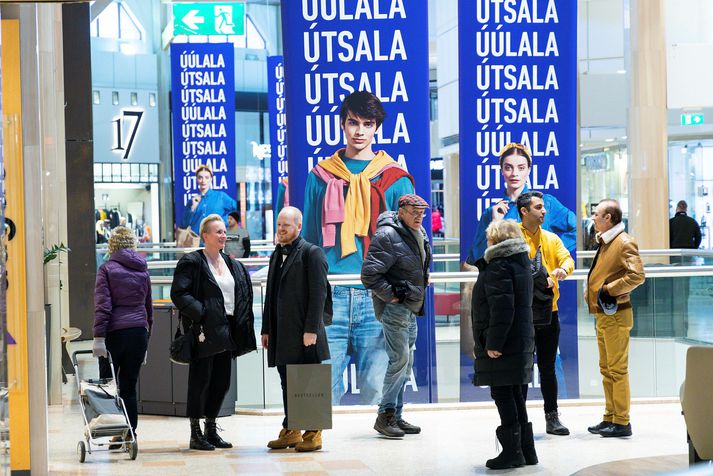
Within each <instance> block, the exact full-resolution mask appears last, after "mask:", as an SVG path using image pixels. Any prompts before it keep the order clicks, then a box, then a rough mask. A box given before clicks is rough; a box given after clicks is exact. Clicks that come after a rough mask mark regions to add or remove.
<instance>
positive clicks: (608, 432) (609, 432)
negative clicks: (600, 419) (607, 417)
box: [599, 423, 631, 438]
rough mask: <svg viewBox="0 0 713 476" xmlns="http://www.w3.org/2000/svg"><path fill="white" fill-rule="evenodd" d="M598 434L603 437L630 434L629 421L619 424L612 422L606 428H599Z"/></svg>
mask: <svg viewBox="0 0 713 476" xmlns="http://www.w3.org/2000/svg"><path fill="white" fill-rule="evenodd" d="M599 434H600V435H601V436H603V437H604V438H621V437H623V436H631V423H627V424H626V425H619V424H618V423H613V424H611V425H610V426H608V427H606V428H602V429H601V430H599Z"/></svg>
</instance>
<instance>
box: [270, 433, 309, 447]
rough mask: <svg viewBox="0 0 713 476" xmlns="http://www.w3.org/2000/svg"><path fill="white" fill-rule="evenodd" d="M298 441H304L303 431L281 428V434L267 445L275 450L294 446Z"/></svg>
mask: <svg viewBox="0 0 713 476" xmlns="http://www.w3.org/2000/svg"><path fill="white" fill-rule="evenodd" d="M298 443H302V432H301V431H300V430H288V429H287V428H283V429H282V430H280V436H278V437H277V439H276V440H272V441H271V442H269V443H268V444H267V447H268V448H271V449H273V450H284V449H285V448H294V447H295V446H297V444H298Z"/></svg>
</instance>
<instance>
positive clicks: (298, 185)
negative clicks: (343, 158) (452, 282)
mask: <svg viewBox="0 0 713 476" xmlns="http://www.w3.org/2000/svg"><path fill="white" fill-rule="evenodd" d="M427 15H428V12H427V8H426V2H422V1H416V0H401V1H398V2H344V1H339V2H337V1H329V2H325V1H318V0H294V1H288V2H282V19H283V23H282V24H283V45H284V67H285V73H286V75H287V76H286V80H285V88H286V91H285V92H286V98H287V124H288V128H287V130H288V152H287V153H288V160H289V200H290V203H291V204H293V205H295V206H297V207H302V206H303V204H304V203H305V198H304V195H305V183H306V180H307V176H308V173H309V171H310V170H311V168H312V167H313V166H314V165H315V164H316V163H317V162H318V161H320V160H323V159H326V158H328V157H330V156H331V155H332V154H333V153H334V152H336V151H337V150H338V149H340V148H342V147H344V138H343V134H342V131H341V128H340V118H339V109H340V106H341V103H342V100H343V99H344V97H346V96H347V95H348V94H350V93H352V92H354V91H359V90H367V91H370V92H372V93H373V94H375V95H376V96H378V97H379V98H380V99H381V101H382V103H383V106H384V109H385V110H386V119H385V120H384V123H383V124H382V125H381V128H380V129H379V131H378V132H377V133H376V136H375V141H374V147H373V149H374V151H379V150H384V151H386V152H387V153H388V154H389V155H390V156H391V157H393V158H394V160H396V161H397V162H398V163H399V164H400V165H401V166H402V167H404V168H406V169H407V170H408V171H409V173H410V174H411V175H412V176H413V177H414V179H415V182H416V184H415V185H416V192H417V193H419V194H421V195H422V196H424V197H426V198H427V199H428V198H430V190H431V186H430V152H429V151H430V134H429V84H428V81H429V80H428V34H427V32H428V16H427ZM273 156H274V154H273ZM424 226H427V227H428V228H430V220H424ZM337 236H339V231H337ZM355 268H356V269H352V270H350V271H349V272H350V273H355V274H358V273H359V272H360V263H359V266H356V267H355ZM335 314H336V311H335ZM429 315H431V316H432V313H431V314H429ZM418 322H419V336H418V340H417V342H416V357H415V365H416V368H417V369H420V368H423V369H428V368H430V366H429V363H430V356H429V353H428V352H427V349H429V348H431V347H432V346H433V342H432V341H431V342H430V343H429V341H428V340H427V338H428V336H429V335H431V334H432V332H429V331H428V329H426V328H427V327H432V326H433V319H432V317H429V318H428V319H419V321H418ZM334 327H335V326H333V328H334ZM354 327H358V324H354ZM333 332H335V331H333ZM330 344H331V342H330ZM332 353H333V354H335V353H336V352H334V351H333V352H332ZM333 358H334V357H333ZM352 359H353V354H352ZM362 364H363V363H362ZM415 374H416V376H417V377H416V380H417V381H418V392H413V393H412V394H411V393H409V391H408V390H407V398H408V399H409V400H410V401H428V398H429V392H428V391H427V390H426V389H427V385H428V384H429V383H430V379H429V378H428V375H427V374H425V373H424V376H423V377H421V372H420V371H418V370H415ZM380 380H383V377H382V378H381V379H380ZM345 381H346V383H347V385H348V393H347V395H346V397H345V398H344V399H343V400H342V403H351V402H354V401H359V397H358V392H361V391H362V389H360V388H359V378H357V375H356V373H355V371H354V366H353V364H352V365H348V366H347V371H346V374H345ZM379 386H380V384H379ZM407 388H408V387H407ZM362 393H363V392H362ZM361 402H362V403H365V402H364V401H363V400H361ZM371 403H373V402H371Z"/></svg>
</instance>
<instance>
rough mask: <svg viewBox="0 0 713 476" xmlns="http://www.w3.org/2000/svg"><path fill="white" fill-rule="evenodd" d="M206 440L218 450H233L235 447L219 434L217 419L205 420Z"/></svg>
mask: <svg viewBox="0 0 713 476" xmlns="http://www.w3.org/2000/svg"><path fill="white" fill-rule="evenodd" d="M205 439H206V440H207V441H208V443H210V444H211V445H213V446H215V447H216V448H232V447H233V445H232V443H229V442H227V441H225V440H224V439H223V438H221V437H220V435H219V434H218V428H217V425H216V424H215V418H206V419H205Z"/></svg>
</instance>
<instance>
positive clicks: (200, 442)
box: [188, 418, 215, 451]
mask: <svg viewBox="0 0 713 476" xmlns="http://www.w3.org/2000/svg"><path fill="white" fill-rule="evenodd" d="M190 420H191V442H190V444H189V445H188V447H189V448H190V449H192V450H201V451H213V450H214V449H215V446H213V445H211V444H210V443H208V440H206V439H205V437H204V436H203V432H202V431H201V421H200V420H199V419H198V418H191V419H190Z"/></svg>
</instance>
